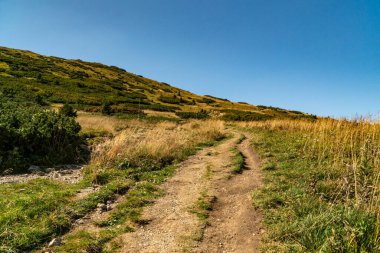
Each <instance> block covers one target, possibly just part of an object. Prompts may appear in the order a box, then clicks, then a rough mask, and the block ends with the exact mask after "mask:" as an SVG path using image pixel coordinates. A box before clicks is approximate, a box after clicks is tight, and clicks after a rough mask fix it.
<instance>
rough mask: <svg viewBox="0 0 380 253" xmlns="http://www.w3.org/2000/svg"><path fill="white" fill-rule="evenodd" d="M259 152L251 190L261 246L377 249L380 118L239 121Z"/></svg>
mask: <svg viewBox="0 0 380 253" xmlns="http://www.w3.org/2000/svg"><path fill="white" fill-rule="evenodd" d="M241 126H242V127H244V128H246V129H250V130H251V131H252V132H253V133H254V136H255V139H254V140H253V146H254V147H255V148H256V149H257V150H258V151H259V153H260V154H261V156H262V158H263V173H264V175H265V182H264V185H265V186H264V188H263V189H262V190H261V191H257V192H255V193H254V196H253V199H254V203H255V205H256V206H257V207H259V208H262V210H263V213H264V217H265V220H264V221H265V224H266V225H267V229H268V231H267V236H266V239H265V243H264V245H263V251H264V252H380V237H379V232H380V213H379V212H380V196H379V190H380V184H379V177H380V152H379V151H380V125H379V124H377V123H372V122H369V121H366V120H358V121H346V120H329V119H326V120H318V121H317V122H310V121H287V120H274V121H266V122H250V123H246V124H242V125H241Z"/></svg>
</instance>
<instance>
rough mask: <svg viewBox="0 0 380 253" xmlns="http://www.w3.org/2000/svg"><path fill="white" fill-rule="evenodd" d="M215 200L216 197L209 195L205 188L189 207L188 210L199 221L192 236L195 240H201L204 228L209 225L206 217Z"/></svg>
mask: <svg viewBox="0 0 380 253" xmlns="http://www.w3.org/2000/svg"><path fill="white" fill-rule="evenodd" d="M215 201H216V197H215V196H210V195H209V194H208V193H207V191H206V190H205V191H203V192H202V193H201V196H199V198H198V200H197V202H195V204H194V206H193V207H192V208H191V210H190V212H192V213H194V214H195V215H196V216H197V217H198V219H199V221H200V223H201V228H200V230H199V231H197V233H196V234H195V235H194V237H193V239H194V240H195V241H202V240H203V236H204V230H205V228H206V227H207V226H208V225H209V222H208V217H209V215H210V212H211V211H212V208H213V204H214V202H215Z"/></svg>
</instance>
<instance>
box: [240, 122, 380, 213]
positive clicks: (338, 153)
mask: <svg viewBox="0 0 380 253" xmlns="http://www.w3.org/2000/svg"><path fill="white" fill-rule="evenodd" d="M241 126H243V127H259V128H265V129H269V130H286V131H301V132H302V134H303V137H304V139H305V142H304V143H305V144H304V148H303V150H304V154H305V158H308V159H313V161H315V162H316V164H317V167H319V168H321V169H324V170H325V172H326V174H328V175H329V176H330V177H331V180H330V182H331V183H332V184H334V187H336V198H337V199H343V198H345V199H346V201H347V202H350V203H351V204H353V205H355V206H356V207H359V208H363V209H366V210H367V211H370V212H376V213H378V214H379V212H380V193H379V191H380V180H379V179H380V124H378V123H373V122H370V121H368V120H365V119H361V120H355V121H347V120H333V119H321V120H317V121H316V122H311V121H302V120H298V121H296V120H272V121H262V122H247V123H242V124H241ZM337 175H339V178H336V177H337Z"/></svg>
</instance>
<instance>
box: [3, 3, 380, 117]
mask: <svg viewBox="0 0 380 253" xmlns="http://www.w3.org/2000/svg"><path fill="white" fill-rule="evenodd" d="M0 45H2V46H6V47H12V48H19V49H28V50H31V51H35V52H37V53H41V54H44V55H54V56H60V57H64V58H71V59H78V58H79V59H83V60H87V61H96V62H102V63H105V64H109V65H116V66H119V67H122V68H124V69H126V70H127V71H129V72H133V73H137V74H141V75H144V76H146V77H150V78H152V79H155V80H158V81H163V82H167V83H170V84H172V85H174V86H177V87H180V88H183V89H186V90H189V91H192V92H195V93H198V94H209V95H214V96H218V97H222V98H228V99H231V100H234V101H245V102H249V103H252V104H262V105H272V106H278V107H283V108H288V109H295V110H301V111H305V112H309V113H314V114H318V115H326V116H327V115H329V116H336V117H339V116H347V117H350V116H354V115H355V114H360V115H366V114H373V115H377V114H378V113H379V112H380V1H378V0H120V1H118V0H86V1H85V0H33V1H32V0H0Z"/></svg>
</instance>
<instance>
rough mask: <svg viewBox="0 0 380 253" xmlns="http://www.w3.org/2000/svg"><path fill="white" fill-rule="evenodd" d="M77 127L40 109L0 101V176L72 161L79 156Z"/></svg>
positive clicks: (59, 115)
mask: <svg viewBox="0 0 380 253" xmlns="http://www.w3.org/2000/svg"><path fill="white" fill-rule="evenodd" d="M79 131H80V125H79V124H78V123H77V122H76V121H75V119H74V118H71V117H67V116H65V115H63V114H59V113H56V112H52V111H44V110H42V109H41V108H40V107H33V106H29V107H26V106H22V105H17V104H16V103H11V102H0V140H1V142H0V173H1V172H2V171H4V170H5V169H7V168H13V170H14V172H23V171H24V170H25V169H26V168H27V166H28V165H31V164H37V165H52V164H57V163H65V162H73V161H74V160H75V158H77V157H78V155H79V145H80V138H79V135H78V133H79Z"/></svg>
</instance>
